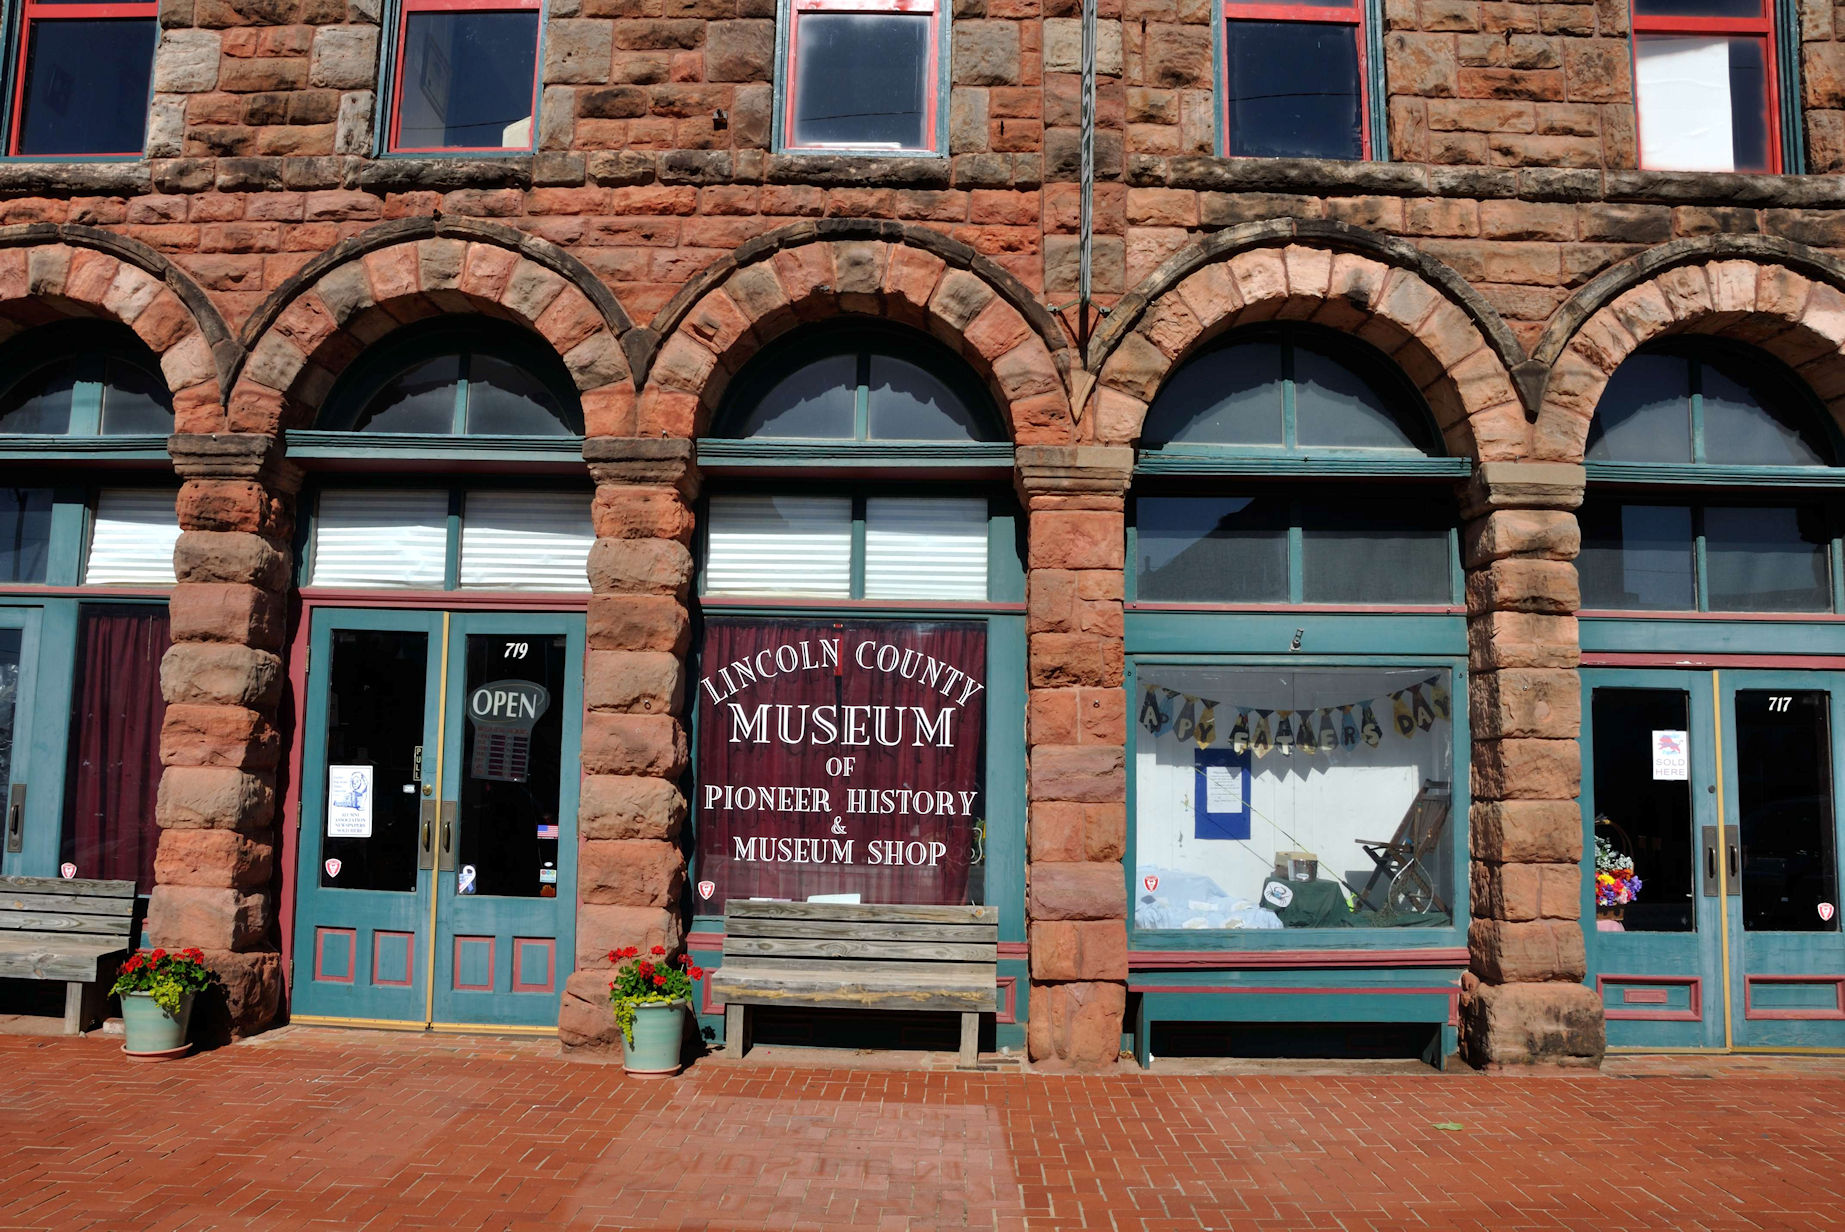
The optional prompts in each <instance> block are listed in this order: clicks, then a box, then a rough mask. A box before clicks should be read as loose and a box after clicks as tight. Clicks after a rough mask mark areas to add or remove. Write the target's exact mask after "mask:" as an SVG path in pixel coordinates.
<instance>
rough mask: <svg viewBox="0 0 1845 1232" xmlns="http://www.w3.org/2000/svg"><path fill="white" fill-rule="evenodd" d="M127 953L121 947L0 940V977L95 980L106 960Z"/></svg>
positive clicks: (98, 976)
mask: <svg viewBox="0 0 1845 1232" xmlns="http://www.w3.org/2000/svg"><path fill="white" fill-rule="evenodd" d="M122 952H123V947H122V946H121V945H119V944H116V945H111V944H110V943H108V942H97V943H93V944H87V945H79V944H74V943H71V942H68V941H65V940H63V939H62V938H60V939H59V940H57V941H55V942H19V941H15V940H13V939H12V938H6V939H4V940H0V976H6V977H9V978H12V979H36V980H83V981H86V982H87V981H89V980H95V979H100V978H101V965H102V962H103V960H104V959H106V958H109V957H111V956H113V955H116V954H120V953H122Z"/></svg>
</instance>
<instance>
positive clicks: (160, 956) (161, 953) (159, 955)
mask: <svg viewBox="0 0 1845 1232" xmlns="http://www.w3.org/2000/svg"><path fill="white" fill-rule="evenodd" d="M166 956H167V952H166V951H165V950H155V951H154V961H155V962H159V961H160V960H161V959H163V958H165V957H166Z"/></svg>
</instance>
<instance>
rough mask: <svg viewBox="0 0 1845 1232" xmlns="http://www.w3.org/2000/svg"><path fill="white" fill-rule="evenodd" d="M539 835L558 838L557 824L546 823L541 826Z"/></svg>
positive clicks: (540, 836)
mask: <svg viewBox="0 0 1845 1232" xmlns="http://www.w3.org/2000/svg"><path fill="white" fill-rule="evenodd" d="M538 837H539V838H556V837H557V827H556V826H545V825H541V826H539V827H538Z"/></svg>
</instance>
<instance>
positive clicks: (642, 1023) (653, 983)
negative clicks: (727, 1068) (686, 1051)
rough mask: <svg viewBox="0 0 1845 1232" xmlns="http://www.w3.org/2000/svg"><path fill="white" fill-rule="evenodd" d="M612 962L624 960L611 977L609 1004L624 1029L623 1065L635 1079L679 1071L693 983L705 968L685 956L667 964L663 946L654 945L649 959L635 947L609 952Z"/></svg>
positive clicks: (699, 978) (622, 1033) (664, 1075)
mask: <svg viewBox="0 0 1845 1232" xmlns="http://www.w3.org/2000/svg"><path fill="white" fill-rule="evenodd" d="M624 960H625V961H624ZM609 961H610V962H620V963H622V965H621V966H619V967H617V968H616V969H615V978H614V979H613V980H611V981H609V1003H610V1004H611V1005H613V1006H614V1007H615V1022H616V1025H617V1026H619V1027H620V1028H621V1065H622V1068H623V1069H625V1070H627V1071H628V1072H629V1073H630V1074H633V1075H634V1076H635V1077H637V1078H666V1077H670V1076H671V1075H673V1074H676V1073H678V1072H679V1046H680V1043H681V1041H682V1040H683V1039H684V1038H685V1016H686V1012H687V1011H688V1010H690V1009H691V1008H692V982H693V981H694V980H701V979H703V978H704V977H705V972H704V969H703V968H702V967H695V966H693V965H692V960H691V959H690V958H688V957H687V956H686V955H684V954H681V955H680V956H679V958H678V960H677V961H676V962H668V961H667V959H666V947H665V946H662V945H656V946H654V947H653V949H652V950H651V951H650V954H649V956H648V957H646V958H642V957H641V951H640V949H639V948H638V947H636V946H632V945H631V946H629V947H628V948H627V949H625V950H610V951H609Z"/></svg>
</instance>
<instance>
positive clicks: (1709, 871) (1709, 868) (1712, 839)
mask: <svg viewBox="0 0 1845 1232" xmlns="http://www.w3.org/2000/svg"><path fill="white" fill-rule="evenodd" d="M1703 839H1704V897H1705V898H1715V897H1717V827H1716V826H1705V827H1704V830H1703Z"/></svg>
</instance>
